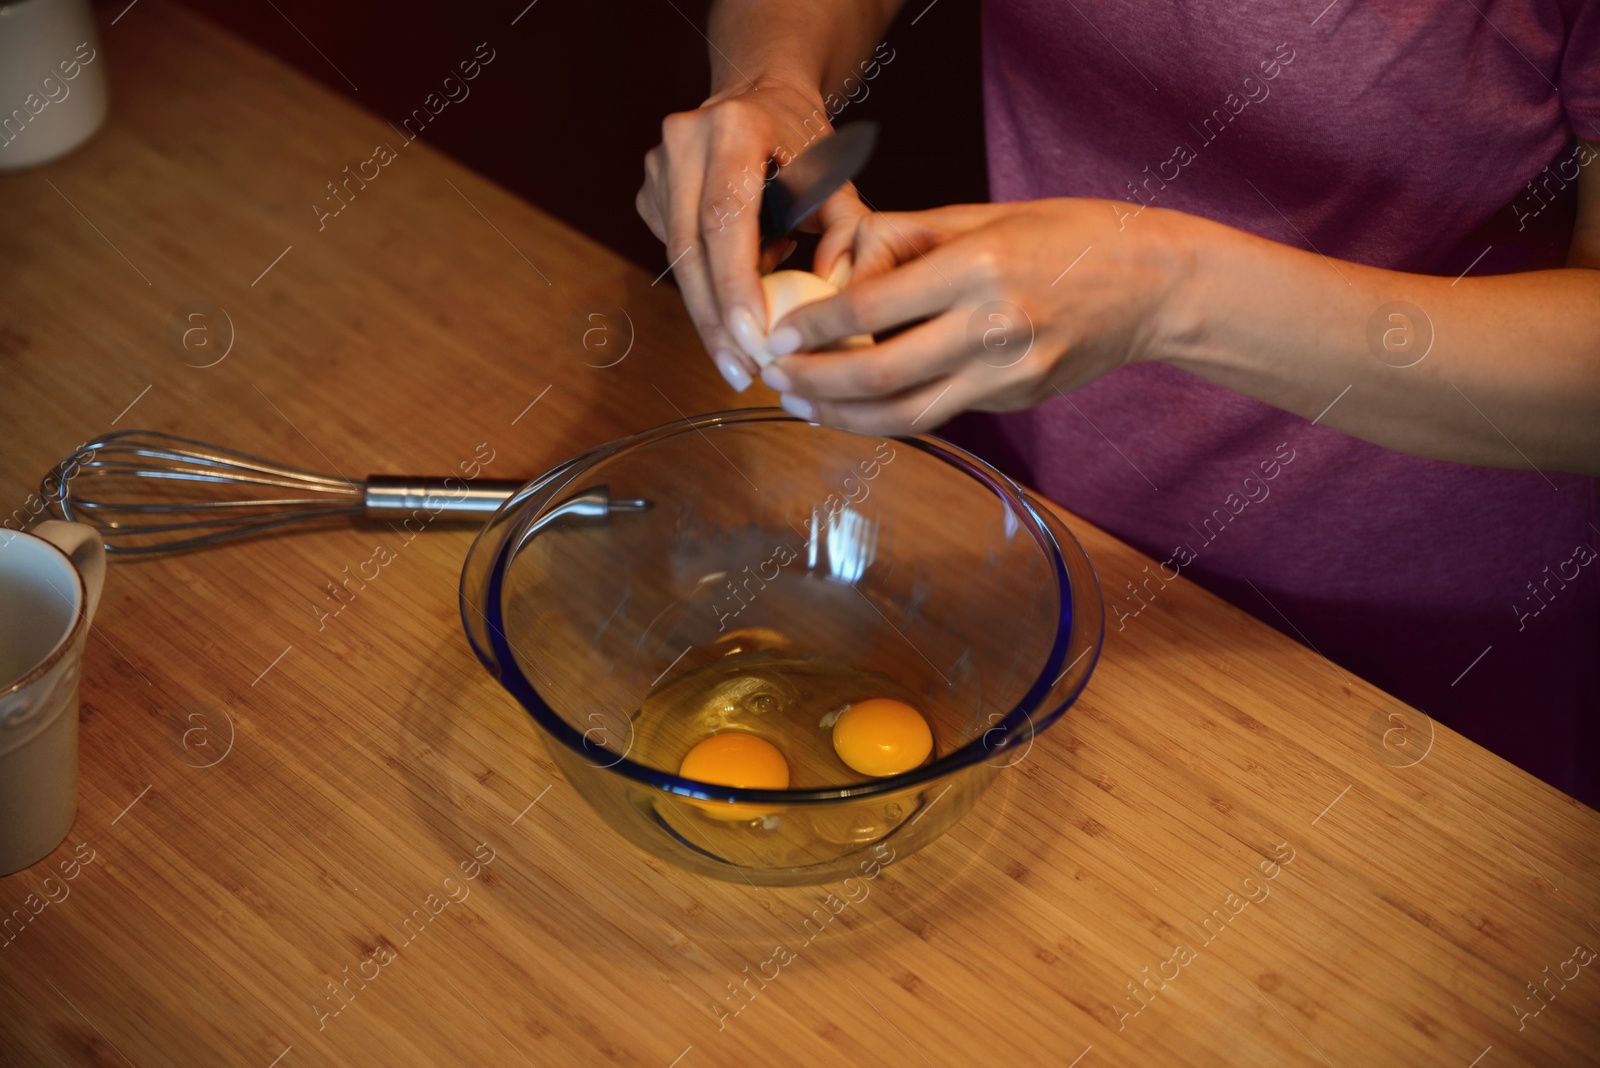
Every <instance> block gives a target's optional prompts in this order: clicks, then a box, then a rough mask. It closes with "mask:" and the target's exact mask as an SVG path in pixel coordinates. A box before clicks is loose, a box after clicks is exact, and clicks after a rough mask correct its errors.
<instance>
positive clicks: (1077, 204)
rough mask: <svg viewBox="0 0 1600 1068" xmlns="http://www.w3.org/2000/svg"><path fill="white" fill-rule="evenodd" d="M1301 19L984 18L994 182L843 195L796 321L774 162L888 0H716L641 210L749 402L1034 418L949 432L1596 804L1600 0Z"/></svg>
mask: <svg viewBox="0 0 1600 1068" xmlns="http://www.w3.org/2000/svg"><path fill="white" fill-rule="evenodd" d="M1290 6H1291V7H1293V8H1295V10H1292V11H1288V10H1276V9H1274V10H1270V11H1269V10H1266V9H1262V8H1260V7H1259V6H1257V7H1253V8H1251V10H1250V13H1249V15H1248V17H1246V16H1243V15H1240V14H1239V13H1238V12H1237V10H1236V9H1235V7H1234V5H1229V4H1223V3H1216V2H1209V0H1206V2H1193V3H1189V4H1185V5H1168V4H1155V3H1149V2H1141V0H1119V2H1106V3H1096V4H1092V5H1091V4H1088V3H1082V4H1077V3H1071V2H1068V3H1065V4H1059V3H1055V2H1052V0H993V2H990V3H988V4H986V5H985V8H984V37H983V45H982V47H983V53H984V66H985V75H984V91H985V116H986V123H987V140H988V150H989V170H990V185H991V189H992V193H993V196H994V199H995V201H996V202H995V203H992V204H985V205H963V206H955V207H949V208H943V209H937V210H933V211H925V212H910V213H884V214H879V213H876V212H870V211H868V210H867V208H866V207H865V206H864V205H863V204H862V203H861V202H860V200H859V198H858V197H857V196H856V195H855V193H854V191H853V190H850V189H846V190H843V191H841V192H840V193H838V194H836V195H835V196H834V197H833V198H832V199H831V200H830V201H829V202H828V203H827V204H826V205H825V206H824V209H823V210H822V211H821V212H820V213H819V218H818V224H819V226H820V228H821V229H822V230H823V237H822V240H821V243H820V245H819V247H818V250H817V258H816V264H815V269H816V271H817V272H818V273H819V274H824V275H828V274H832V273H834V272H836V271H837V272H838V273H839V275H840V276H843V275H844V274H845V273H846V271H850V272H851V273H850V283H849V286H848V288H847V289H846V290H845V291H844V292H843V293H842V294H840V295H839V296H838V297H835V298H833V299H830V300H827V301H823V302H819V303H817V304H813V305H810V306H808V307H805V308H803V309H800V310H798V311H796V312H794V313H793V314H791V315H789V316H788V317H787V318H786V319H785V320H784V321H783V322H781V323H779V324H777V325H776V327H775V329H773V330H772V332H771V333H770V335H768V334H765V333H764V332H763V330H762V325H763V323H762V317H761V316H760V315H759V311H760V309H761V308H762V307H763V305H762V297H761V290H760V285H759V277H758V270H759V268H760V267H762V266H770V263H771V260H772V258H773V257H772V250H768V251H767V253H766V254H765V255H764V254H763V252H762V250H761V249H759V248H758V238H757V224H756V220H755V217H754V216H755V212H754V211H744V210H741V209H740V207H739V205H740V204H742V203H743V201H744V199H746V198H747V194H748V191H749V180H748V179H749V175H751V174H752V173H754V174H760V172H761V170H762V168H763V167H764V166H765V165H766V163H767V161H768V160H769V159H776V160H777V161H778V162H779V164H782V163H783V162H785V161H786V160H787V158H789V156H790V155H792V154H793V153H795V152H798V151H800V150H802V149H803V148H804V147H805V140H806V137H807V131H808V130H814V129H816V127H817V125H818V118H817V117H818V116H819V115H826V114H827V110H826V108H825V105H824V100H825V98H826V97H827V96H828V94H830V93H831V94H842V93H846V92H849V91H850V84H851V83H849V82H848V81H847V79H849V78H851V77H857V78H859V77H860V72H861V68H860V64H861V63H863V62H864V61H869V59H870V55H871V53H872V48H873V45H874V43H875V42H876V41H877V40H878V38H879V36H880V35H881V34H882V33H883V32H884V31H885V29H886V27H887V26H888V24H889V21H890V19H891V18H892V16H893V15H894V13H895V10H896V8H897V7H898V5H897V4H896V3H893V2H890V0H880V2H878V3H876V4H870V3H868V4H862V3H857V2H852V0H827V2H825V3H823V2H818V3H813V4H808V5H805V6H804V9H803V10H802V9H800V6H799V5H794V6H789V5H782V4H757V3H751V2H743V3H736V2H732V0H728V2H722V3H719V4H717V5H716V6H715V8H714V10H713V12H712V16H711V20H710V28H709V38H710V41H711V46H712V47H711V65H712V73H713V77H712V84H713V88H714V90H715V91H714V93H713V94H712V96H711V97H710V99H709V100H707V102H706V103H705V104H704V105H702V106H701V107H700V108H699V109H698V110H696V111H692V112H686V113H682V114H676V115H671V116H668V118H667V119H666V121H665V123H664V124H663V138H662V144H661V145H660V146H658V147H657V148H656V149H654V150H653V151H652V152H651V153H650V154H649V156H648V157H647V158H646V161H645V162H646V181H645V185H644V187H643V189H641V191H640V194H639V199H638V206H639V210H640V213H641V214H642V215H643V216H644V218H645V220H646V221H647V222H648V223H649V224H650V226H651V227H652V229H653V230H654V231H655V233H656V235H657V236H658V237H660V238H661V240H662V241H663V242H664V243H665V245H666V249H665V251H666V254H667V258H668V259H669V260H670V261H671V262H672V263H673V264H674V265H675V266H674V268H673V269H674V271H675V272H676V276H677V279H678V282H679V285H680V287H681V289H682V291H683V296H684V300H685V302H686V304H687V305H688V307H689V310H690V312H691V314H692V316H693V318H694V321H695V323H696V326H697V328H698V329H699V331H700V333H701V336H702V337H703V338H704V340H705V343H706V345H707V348H708V350H709V351H710V352H711V353H712V355H713V358H714V359H715V361H716V363H717V366H718V367H719V369H721V370H722V372H723V374H724V376H725V377H726V378H727V379H728V381H729V382H730V384H732V385H733V386H734V388H735V389H743V388H744V387H745V386H747V385H748V384H749V383H750V381H751V376H752V375H754V374H755V373H758V369H759V373H760V374H761V376H762V378H763V380H764V381H765V382H766V383H767V384H768V385H769V386H771V387H772V388H774V389H776V390H778V391H780V392H781V393H782V394H783V404H784V406H785V407H786V408H787V409H789V410H790V411H791V412H794V413H796V414H798V415H801V416H802V417H804V418H808V419H814V420H818V421H821V422H825V423H829V424H832V425H835V426H840V427H845V428H849V429H853V430H859V431H863V432H867V433H874V434H893V433H907V432H923V431H927V430H929V429H931V428H932V427H934V426H937V425H939V424H941V423H943V422H945V421H946V420H948V419H950V418H952V417H953V416H955V415H957V414H958V413H961V412H963V411H966V412H981V413H1002V412H1003V413H1009V414H1005V415H979V416H967V417H964V418H963V419H962V420H958V422H957V424H956V425H955V426H954V427H952V428H951V430H950V431H947V432H948V433H951V434H952V436H955V437H956V438H957V439H958V440H961V441H962V442H963V443H964V444H968V445H969V446H970V447H972V448H974V449H975V451H978V452H980V453H983V454H985V455H988V456H989V457H990V458H991V459H993V460H995V461H996V462H998V463H1000V464H1001V465H1002V466H1003V467H1006V468H1007V469H1008V470H1010V471H1011V472H1012V473H1014V474H1015V475H1017V476H1018V477H1019V478H1021V479H1022V480H1024V481H1027V482H1029V483H1031V484H1032V485H1034V486H1036V487H1037V488H1038V489H1039V490H1041V491H1042V492H1044V493H1045V494H1046V495H1048V496H1049V497H1051V498H1052V499H1054V500H1057V501H1060V502H1061V503H1062V504H1064V505H1066V506H1067V507H1069V508H1071V509H1073V510H1074V511H1075V512H1077V513H1078V514H1080V515H1082V516H1084V517H1085V518H1087V519H1089V520H1091V521H1093V522H1095V523H1097V524H1099V525H1100V526H1102V527H1104V528H1106V529H1107V530H1109V531H1111V532H1113V533H1115V534H1117V535H1118V536H1120V537H1122V538H1124V539H1125V540H1127V541H1129V542H1131V543H1133V544H1134V545H1136V546H1138V547H1139V548H1140V549H1142V550H1144V551H1145V552H1147V553H1149V554H1150V555H1151V556H1153V557H1154V558H1155V559H1157V560H1158V561H1162V562H1163V573H1164V574H1166V575H1168V577H1170V576H1171V574H1172V572H1174V571H1176V572H1178V573H1181V574H1184V575H1187V576H1189V577H1191V578H1193V579H1195V580H1197V581H1199V582H1200V583H1201V584H1203V585H1205V586H1207V587H1208V588H1210V589H1212V590H1214V591H1216V592H1218V593H1219V594H1221V595H1223V596H1224V597H1227V598H1228V599H1230V600H1232V601H1234V602H1235V603H1237V604H1239V605H1241V606H1242V607H1244V608H1246V609H1247V610H1249V611H1251V612H1254V613H1255V614H1257V615H1259V616H1261V618H1263V619H1264V620H1266V621H1267V622H1269V623H1271V624H1272V625H1274V626H1277V627H1279V628H1280V629H1283V630H1285V631H1286V632H1287V633H1291V634H1293V635H1296V636H1297V637H1299V638H1301V639H1302V640H1304V641H1306V642H1307V643H1308V644H1310V645H1312V646H1313V647H1315V648H1316V649H1317V650H1319V651H1320V652H1321V653H1323V654H1324V655H1326V656H1327V657H1329V658H1331V659H1332V660H1334V661H1336V662H1337V663H1339V664H1341V665H1343V666H1344V667H1346V668H1348V669H1349V670H1352V671H1354V672H1356V673H1358V674H1360V675H1361V676H1363V677H1364V678H1367V679H1369V680H1371V681H1372V682H1374V683H1375V684H1377V685H1379V686H1382V687H1383V688H1385V689H1387V690H1389V691H1390V692H1392V693H1394V694H1396V695H1397V696H1398V697H1400V698H1402V699H1404V700H1406V701H1407V702H1409V703H1412V704H1414V705H1416V706H1418V707H1420V708H1421V709H1423V710H1424V711H1426V712H1428V713H1429V714H1431V715H1432V716H1434V717H1435V718H1437V719H1439V720H1441V721H1442V722H1444V723H1446V724H1449V725H1450V726H1453V727H1455V728H1456V729H1458V730H1460V731H1462V732H1463V733H1465V734H1466V735H1468V736H1469V737H1471V738H1473V739H1474V740H1476V741H1478V742H1480V743H1481V744H1484V745H1486V746H1488V747H1489V748H1491V749H1493V750H1495V751H1496V752H1498V753H1500V754H1501V755H1502V756H1505V757H1506V758H1507V759H1509V760H1511V761H1513V762H1515V763H1517V764H1519V765H1521V766H1522V767H1524V768H1526V769H1528V770H1529V771H1532V772H1533V773H1534V774H1537V775H1539V776H1541V777H1542V778H1544V779H1545V780H1546V781H1548V782H1550V783H1552V784H1554V785H1556V786H1557V787H1559V788H1561V789H1563V790H1565V791H1567V792H1569V793H1571V794H1573V795H1574V796H1577V797H1579V798H1580V799H1583V800H1585V801H1588V802H1589V803H1591V804H1593V803H1596V801H1597V799H1600V724H1597V718H1600V716H1597V713H1600V564H1596V563H1595V558H1596V555H1597V550H1600V512H1597V507H1596V483H1595V479H1594V477H1593V476H1595V475H1596V474H1597V473H1600V167H1593V166H1590V163H1591V161H1593V160H1594V159H1595V158H1596V156H1597V154H1600V148H1597V146H1596V145H1595V144H1593V142H1600V3H1597V2H1592V0H1521V2H1518V3H1504V4H1495V3H1489V4H1463V3H1460V2H1459V0H1424V2H1422V3H1409V4H1404V5H1402V4H1398V3H1395V4H1375V3H1353V2H1351V0H1343V2H1340V0H1334V2H1332V3H1327V2H1326V0H1314V2H1312V3H1310V4H1308V5H1304V6H1302V5H1290ZM902 47H912V44H911V43H910V42H907V43H905V44H904V45H902ZM885 76H892V74H885ZM808 123H809V124H810V125H809V126H808V125H807V124H808ZM1540 234H1544V235H1547V236H1548V235H1551V234H1553V235H1554V237H1555V239H1556V246H1555V247H1556V248H1557V254H1556V256H1555V257H1554V258H1551V257H1549V256H1546V257H1545V259H1546V260H1548V262H1541V259H1540V257H1541V255H1543V254H1544V253H1543V251H1542V250H1543V249H1544V248H1545V245H1544V244H1541V241H1540V240H1538V239H1536V235H1540ZM1546 244H1548V243H1546ZM1508 272H1515V273H1508ZM896 331H898V332H896ZM862 332H874V333H877V334H879V335H880V337H883V336H884V335H885V332H890V333H891V336H888V337H887V338H886V339H885V340H882V341H880V343H879V344H878V345H876V346H875V347H873V348H871V349H868V350H865V351H862V350H850V351H841V352H829V351H827V350H828V349H829V348H830V346H832V345H833V344H834V343H836V342H838V341H839V340H840V339H842V338H845V337H848V336H850V335H852V334H858V333H862ZM1269 472H1270V475H1269ZM1106 594H1107V608H1108V625H1109V626H1111V627H1112V628H1113V629H1118V628H1125V627H1128V626H1137V625H1138V622H1137V620H1136V618H1135V616H1136V614H1137V612H1138V611H1139V609H1140V607H1141V605H1142V603H1143V602H1136V601H1134V600H1133V599H1132V598H1131V597H1130V596H1124V595H1123V594H1121V593H1119V591H1116V590H1107V591H1106ZM1330 682H1331V680H1330ZM1339 696H1340V695H1339V693H1338V690H1337V689H1336V688H1335V687H1334V685H1332V684H1330V691H1329V695H1328V697H1329V703H1330V706H1334V707H1337V705H1336V702H1337V701H1338V699H1339Z"/></svg>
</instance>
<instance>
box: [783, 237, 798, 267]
mask: <svg viewBox="0 0 1600 1068" xmlns="http://www.w3.org/2000/svg"><path fill="white" fill-rule="evenodd" d="M799 247H800V242H798V241H791V242H789V247H788V248H786V249H784V250H783V255H781V256H779V257H778V262H779V263H782V262H783V261H784V260H787V259H788V258H789V257H790V256H793V255H794V250H795V249H797V248H799Z"/></svg>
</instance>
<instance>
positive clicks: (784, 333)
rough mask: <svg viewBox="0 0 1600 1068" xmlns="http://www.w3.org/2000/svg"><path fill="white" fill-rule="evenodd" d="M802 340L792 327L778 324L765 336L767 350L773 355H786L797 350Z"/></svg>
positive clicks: (798, 332)
mask: <svg viewBox="0 0 1600 1068" xmlns="http://www.w3.org/2000/svg"><path fill="white" fill-rule="evenodd" d="M804 340H805V339H804V338H802V337H801V336H800V331H798V330H796V329H795V328H794V327H792V326H780V327H778V329H776V330H774V331H773V332H772V335H771V336H770V337H768V338H767V352H768V353H770V354H771V355H773V356H787V355H789V353H791V352H798V351H799V350H800V344H801V342H802V341H804Z"/></svg>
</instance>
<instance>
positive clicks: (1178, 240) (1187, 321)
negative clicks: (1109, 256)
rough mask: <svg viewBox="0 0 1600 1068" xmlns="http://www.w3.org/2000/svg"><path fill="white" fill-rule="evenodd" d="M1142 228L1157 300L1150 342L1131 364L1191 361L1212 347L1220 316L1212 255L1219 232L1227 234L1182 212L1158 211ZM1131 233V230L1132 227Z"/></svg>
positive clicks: (1219, 228)
mask: <svg viewBox="0 0 1600 1068" xmlns="http://www.w3.org/2000/svg"><path fill="white" fill-rule="evenodd" d="M1142 222H1143V223H1149V224H1152V225H1150V226H1148V227H1147V228H1145V233H1146V234H1147V235H1149V236H1148V237H1147V239H1146V240H1147V241H1148V245H1149V247H1148V249H1147V252H1146V255H1147V257H1148V262H1149V264H1150V266H1151V268H1152V271H1153V273H1154V276H1155V282H1156V285H1155V288H1156V292H1157V293H1158V294H1159V296H1158V297H1157V299H1156V303H1155V307H1154V309H1153V311H1152V314H1151V316H1150V320H1151V327H1152V329H1151V330H1150V333H1149V336H1148V338H1147V342H1146V344H1145V345H1143V346H1142V347H1141V348H1140V349H1139V350H1138V351H1137V352H1135V353H1134V355H1133V357H1132V359H1131V360H1130V361H1129V362H1132V363H1148V362H1152V361H1157V360H1160V361H1164V362H1169V363H1181V362H1193V361H1195V360H1198V359H1201V358H1203V354H1204V353H1205V352H1207V351H1209V349H1210V348H1211V346H1212V343H1213V334H1214V330H1215V324H1216V322H1217V313H1218V311H1219V310H1220V308H1219V306H1218V305H1217V303H1216V298H1217V294H1216V293H1214V292H1212V288H1211V286H1210V284H1209V283H1210V281H1211V279H1212V278H1213V277H1214V269H1213V268H1214V265H1213V263H1212V259H1213V255H1214V252H1215V250H1216V242H1217V241H1218V240H1219V237H1218V235H1217V234H1216V233H1215V232H1214V231H1215V230H1225V229H1226V228H1224V227H1218V226H1217V225H1216V224H1214V223H1211V222H1209V221H1208V220H1205V219H1201V218H1199V217H1197V216H1194V215H1186V214H1184V213H1182V212H1176V211H1163V210H1155V211H1154V214H1152V215H1151V216H1150V217H1149V218H1148V219H1146V220H1143V221H1142ZM1130 229H1131V227H1130Z"/></svg>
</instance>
